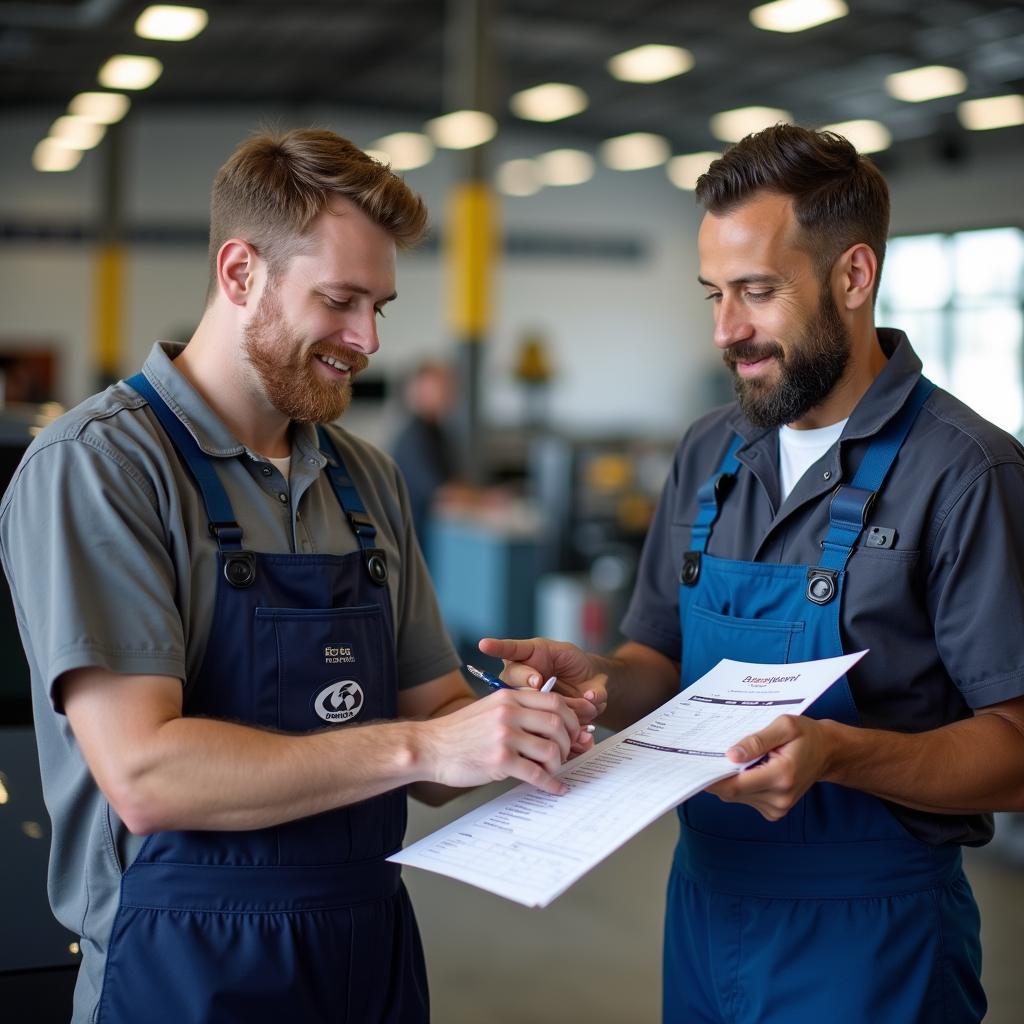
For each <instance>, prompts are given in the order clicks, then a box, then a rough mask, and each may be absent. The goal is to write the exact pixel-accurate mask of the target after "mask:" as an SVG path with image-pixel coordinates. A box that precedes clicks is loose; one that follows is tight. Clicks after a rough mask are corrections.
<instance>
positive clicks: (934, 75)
mask: <svg viewBox="0 0 1024 1024" xmlns="http://www.w3.org/2000/svg"><path fill="white" fill-rule="evenodd" d="M885 88H886V89H887V90H888V92H889V95H890V96H894V97H895V98H896V99H898V100H904V101H906V102H907V103H923V102H924V101H925V100H937V99H938V98H939V97H940V96H955V95H956V94H957V93H961V92H963V91H964V89H966V88H967V76H966V75H965V74H964V73H963V72H962V71H960V70H958V69H957V68H947V67H944V66H943V65H941V64H929V65H928V66H927V67H923V68H913V69H912V70H910V71H900V72H898V73H897V74H895V75H886V76H885Z"/></svg>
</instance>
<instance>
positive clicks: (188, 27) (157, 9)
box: [135, 4, 210, 43]
mask: <svg viewBox="0 0 1024 1024" xmlns="http://www.w3.org/2000/svg"><path fill="white" fill-rule="evenodd" d="M209 20H210V17H209V15H208V14H207V13H206V11H204V10H203V9H202V8H201V7H177V6H175V5H172V4H154V5H153V6H152V7H147V8H146V9H145V10H144V11H143V12H142V13H141V14H140V15H139V16H138V18H136V20H135V34H136V35H139V36H142V38H143V39H162V40H164V41H166V42H170V43H183V42H185V41H186V40H188V39H195V37H196V36H197V35H199V33H200V32H202V31H203V29H204V28H206V24H207V22H208V21H209Z"/></svg>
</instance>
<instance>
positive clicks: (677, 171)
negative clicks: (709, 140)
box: [665, 151, 722, 192]
mask: <svg viewBox="0 0 1024 1024" xmlns="http://www.w3.org/2000/svg"><path fill="white" fill-rule="evenodd" d="M721 155H722V154H721V153H713V152H709V151H705V152H702V153H686V154H684V155H683V156H674V157H672V159H671V160H669V162H668V165H667V166H666V168H665V172H666V173H667V174H668V180H669V181H671V182H672V184H673V185H675V187H676V188H681V189H684V190H685V191H687V192H692V191H693V190H694V189H695V188H696V187H697V179H698V178H699V177H700V176H701V175H702V174H703V173H704V172H705V171H706V170H707V169H708V166H709V165H710V163H711V161H712V160H717V159H718V158H719V157H720V156H721Z"/></svg>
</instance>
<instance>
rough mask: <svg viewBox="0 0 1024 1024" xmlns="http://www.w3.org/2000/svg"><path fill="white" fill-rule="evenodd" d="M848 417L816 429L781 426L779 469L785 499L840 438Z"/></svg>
mask: <svg viewBox="0 0 1024 1024" xmlns="http://www.w3.org/2000/svg"><path fill="white" fill-rule="evenodd" d="M845 426H846V420H840V421H839V422H838V423H831V424H829V425H828V426H827V427H818V428H817V429H816V430H794V429H793V428H792V427H787V426H781V427H779V472H780V475H781V477H782V500H783V501H785V500H786V498H787V497H789V492H790V491H791V490H793V488H794V487H795V486H796V482H797V481H798V480H799V479H800V477H802V476H803V475H804V473H806V472H807V470H808V469H810V467H811V466H813V465H814V463H816V462H817V461H818V459H820V458H821V457H822V455H824V454H825V452H827V451H828V450H829V448H831V447H832V445H834V444H835V443H836V441H838V440H839V435H840V434H841V433H842V432H843V427H845Z"/></svg>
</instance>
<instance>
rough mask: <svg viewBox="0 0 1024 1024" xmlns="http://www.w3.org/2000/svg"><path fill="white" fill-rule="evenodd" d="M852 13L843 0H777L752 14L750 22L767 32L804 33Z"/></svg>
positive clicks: (755, 9)
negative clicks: (805, 30)
mask: <svg viewBox="0 0 1024 1024" xmlns="http://www.w3.org/2000/svg"><path fill="white" fill-rule="evenodd" d="M849 13H850V9H849V8H848V7H847V6H846V4H845V3H843V0H775V3H771V4H762V5H761V6H760V7H755V8H754V9H753V10H752V11H751V12H750V20H751V21H752V22H753V23H754V24H755V25H756V26H757V27H758V28H763V29H764V30H765V31H766V32H803V31H804V29H808V28H814V26H815V25H824V24H825V22H826V21H835V20H836V18H843V17H845V16H846V15H847V14H849Z"/></svg>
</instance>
